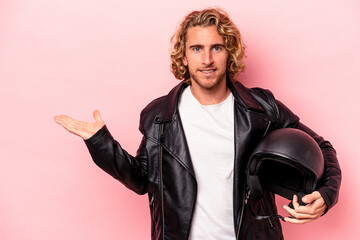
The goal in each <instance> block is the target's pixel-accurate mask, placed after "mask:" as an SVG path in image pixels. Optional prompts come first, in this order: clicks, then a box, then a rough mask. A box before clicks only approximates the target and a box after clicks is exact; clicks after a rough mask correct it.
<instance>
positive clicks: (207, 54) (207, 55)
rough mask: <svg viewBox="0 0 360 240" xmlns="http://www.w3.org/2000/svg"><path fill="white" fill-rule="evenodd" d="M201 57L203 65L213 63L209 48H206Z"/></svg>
mask: <svg viewBox="0 0 360 240" xmlns="http://www.w3.org/2000/svg"><path fill="white" fill-rule="evenodd" d="M202 57H203V64H204V65H206V66H209V65H211V64H213V62H214V59H213V56H212V53H211V51H210V49H206V50H205V51H204V52H203V56H202Z"/></svg>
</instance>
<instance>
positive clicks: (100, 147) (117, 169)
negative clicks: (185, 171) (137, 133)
mask: <svg viewBox="0 0 360 240" xmlns="http://www.w3.org/2000/svg"><path fill="white" fill-rule="evenodd" d="M85 144H86V146H87V148H88V149H89V152H90V154H91V157H92V159H93V161H94V162H95V163H96V165H98V166H99V167H100V168H102V169H103V170H104V171H105V172H107V173H108V174H110V175H111V176H113V177H114V178H115V179H117V180H119V181H120V182H122V183H123V184H124V185H125V186H126V187H127V188H129V189H131V190H133V191H134V192H136V193H138V194H145V193H146V186H147V153H146V148H145V140H144V138H143V140H142V141H141V144H140V147H139V149H138V151H137V154H136V156H135V157H133V156H131V155H130V154H129V153H127V152H126V151H125V150H124V149H122V147H121V146H120V144H119V143H118V142H117V141H116V140H114V138H113V137H112V136H111V134H110V132H109V131H108V129H107V127H106V126H104V127H102V128H101V129H100V130H99V131H98V132H96V133H95V134H94V135H93V136H92V137H91V138H89V139H87V140H85Z"/></svg>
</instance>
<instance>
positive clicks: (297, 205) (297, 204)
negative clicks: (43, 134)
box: [292, 195, 300, 209]
mask: <svg viewBox="0 0 360 240" xmlns="http://www.w3.org/2000/svg"><path fill="white" fill-rule="evenodd" d="M298 200H299V199H298V196H296V195H294V196H293V200H292V203H293V206H294V209H298V208H299V207H300V204H299V201H298Z"/></svg>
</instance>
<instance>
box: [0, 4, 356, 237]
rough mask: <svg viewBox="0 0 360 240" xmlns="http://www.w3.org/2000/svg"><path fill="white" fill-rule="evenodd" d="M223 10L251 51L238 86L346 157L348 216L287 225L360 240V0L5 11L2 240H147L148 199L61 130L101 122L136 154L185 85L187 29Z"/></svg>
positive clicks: (293, 230)
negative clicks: (178, 33) (157, 111)
mask: <svg viewBox="0 0 360 240" xmlns="http://www.w3.org/2000/svg"><path fill="white" fill-rule="evenodd" d="M220 4H221V5H220ZM218 5H220V6H221V7H222V8H224V9H225V10H227V11H228V13H229V14H230V16H231V17H232V19H233V21H234V22H235V23H236V24H237V26H238V27H239V28H240V30H241V32H242V34H243V37H244V39H245V42H246V44H247V46H248V48H247V55H248V58H247V61H246V63H247V69H246V72H245V73H244V74H242V75H241V76H240V81H242V82H243V83H244V84H245V85H247V86H249V87H252V86H261V87H264V88H270V89H271V90H272V91H273V92H274V93H275V95H276V96H277V98H278V99H280V100H282V101H283V102H284V103H286V105H288V106H289V107H290V108H291V109H292V110H293V111H294V112H296V113H297V114H298V115H299V116H300V117H301V118H302V121H303V122H304V123H306V124H307V125H309V126H310V127H311V128H313V129H315V130H316V131H317V132H318V133H320V134H321V135H323V136H325V137H326V138H327V139H328V140H330V141H331V142H332V143H333V145H334V146H335V147H336V149H337V152H338V157H339V160H340V163H341V167H342V170H343V184H342V189H341V193H340V202H339V203H338V205H336V206H335V207H334V208H333V209H332V210H331V211H330V212H329V213H328V214H326V216H324V217H322V218H321V219H319V220H317V221H315V222H312V223H309V224H305V225H291V224H283V228H284V234H285V237H286V239H328V240H331V239H359V237H360V230H359V229H360V228H359V219H358V218H359V215H360V208H359V207H358V206H359V201H360V193H359V172H360V161H359V154H358V152H359V134H360V130H359V122H360V111H359V110H360V108H359V102H360V97H359V94H358V92H359V89H360V83H359V80H360V74H359V69H360V54H359V52H360V47H359V46H360V44H359V43H360V26H359V25H360V2H359V1H358V0H343V1H338V0H326V1H325V0H318V1H313V0H303V1H288V0H272V1H268V0H243V1H240V0H237V1H229V0H228V1H226V0H222V1H211V0H207V1H193V0H186V1H179V2H176V1H166V0H163V1H146V0H142V1H140V0H133V1H118V0H103V1H100V0H97V1H95V0H48V1H44V0H32V1H27V0H12V1H6V0H3V1H0V80H1V86H0V97H1V101H0V104H1V108H0V111H1V117H0V126H1V128H2V129H1V138H0V149H1V150H0V161H1V167H0V239H14V240H22V239H34V240H35V239H36V240H45V239H46V240H48V239H53V240H57V239H59V240H60V239H61V240H63V239H89V240H97V239H104V240H111V239H149V238H150V220H149V210H148V203H147V198H146V196H137V195H136V194H134V193H132V192H130V191H128V190H127V189H126V188H125V187H124V186H122V185H121V184H120V183H118V182H117V181H115V180H113V179H112V178H111V177H109V176H108V175H107V174H105V173H104V172H102V171H101V170H100V169H99V168H97V167H96V166H95V164H94V163H93V162H92V160H91V158H90V155H89V153H88V152H87V149H86V147H85V145H84V143H83V142H82V140H81V139H80V138H77V137H75V136H73V135H70V134H69V133H67V132H65V130H64V129H62V128H61V127H60V126H58V125H57V124H55V123H54V122H53V119H52V118H53V116H54V115H57V114H61V113H65V114H68V115H70V116H73V117H75V118H78V119H82V120H87V121H90V120H92V111H93V110H94V109H99V110H100V112H101V113H102V116H103V118H104V119H105V121H106V123H107V125H108V127H109V128H110V130H111V132H112V134H113V135H114V136H115V137H116V138H117V139H118V140H119V142H121V143H122V145H123V146H124V148H125V149H127V150H128V151H129V152H131V153H135V151H136V149H137V146H138V144H139V141H140V138H141V135H140V134H139V132H138V131H137V128H138V118H139V113H140V111H141V109H142V108H143V107H144V106H145V105H146V104H147V103H148V102H149V101H151V100H152V99H154V98H156V97H158V96H160V95H163V94H166V93H167V92H168V91H169V90H170V88H171V87H172V86H174V85H175V84H177V83H178V81H177V80H175V79H174V77H173V76H172V74H171V73H170V71H169V64H170V60H169V54H168V49H169V47H170V44H169V39H170V37H171V35H172V34H173V32H174V31H175V29H176V26H177V24H178V23H179V22H180V21H181V19H182V18H183V17H184V15H185V14H186V13H188V12H189V11H191V10H195V9H201V8H204V7H208V6H218ZM286 202H287V201H284V200H282V199H280V200H279V205H281V204H285V203H286ZM281 212H282V213H284V212H283V211H281Z"/></svg>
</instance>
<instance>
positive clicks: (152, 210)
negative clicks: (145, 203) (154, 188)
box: [149, 194, 155, 221]
mask: <svg viewBox="0 0 360 240" xmlns="http://www.w3.org/2000/svg"><path fill="white" fill-rule="evenodd" d="M154 200H155V195H154V194H152V195H151V199H150V203H149V205H150V207H151V217H152V220H153V221H155V216H154V215H155V212H154V205H155V204H154Z"/></svg>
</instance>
